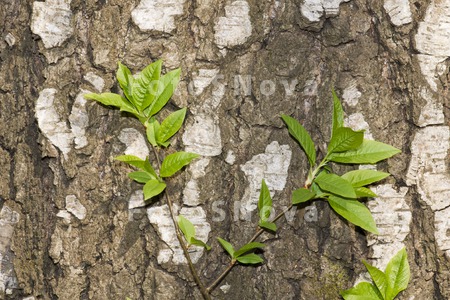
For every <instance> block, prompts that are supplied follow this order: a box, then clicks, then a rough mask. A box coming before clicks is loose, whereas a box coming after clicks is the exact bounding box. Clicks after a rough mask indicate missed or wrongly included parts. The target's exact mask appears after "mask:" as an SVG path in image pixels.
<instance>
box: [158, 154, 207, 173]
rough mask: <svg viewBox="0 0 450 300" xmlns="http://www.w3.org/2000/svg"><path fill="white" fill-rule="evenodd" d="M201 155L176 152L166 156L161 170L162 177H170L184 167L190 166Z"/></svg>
mask: <svg viewBox="0 0 450 300" xmlns="http://www.w3.org/2000/svg"><path fill="white" fill-rule="evenodd" d="M199 156H200V155H198V154H195V153H190V152H175V153H172V154H169V155H167V156H166V158H165V159H164V160H163V162H162V165H161V170H160V176H161V177H170V176H172V175H173V174H175V173H176V172H177V171H179V170H180V169H181V168H183V167H184V166H186V165H188V164H189V163H190V162H191V161H192V160H193V159H195V158H197V157H199Z"/></svg>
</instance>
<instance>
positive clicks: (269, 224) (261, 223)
mask: <svg viewBox="0 0 450 300" xmlns="http://www.w3.org/2000/svg"><path fill="white" fill-rule="evenodd" d="M258 226H259V227H261V228H264V229H268V230H270V231H273V232H276V231H277V225H276V224H275V223H272V222H267V221H262V220H259V223H258Z"/></svg>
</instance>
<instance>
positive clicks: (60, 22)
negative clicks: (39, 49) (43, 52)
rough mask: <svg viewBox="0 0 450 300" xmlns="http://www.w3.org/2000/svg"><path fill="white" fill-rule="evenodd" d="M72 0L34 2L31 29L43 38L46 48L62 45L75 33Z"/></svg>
mask: <svg viewBox="0 0 450 300" xmlns="http://www.w3.org/2000/svg"><path fill="white" fill-rule="evenodd" d="M70 2H71V0H47V1H46V2H37V1H35V2H33V14H32V16H31V31H33V33H35V34H37V35H39V36H40V37H41V38H42V42H43V43H44V47H45V48H47V49H48V48H53V47H57V46H61V45H62V44H63V43H64V42H65V41H66V40H67V39H68V38H69V37H70V36H71V35H72V33H73V28H72V24H71V22H72V11H71V10H70Z"/></svg>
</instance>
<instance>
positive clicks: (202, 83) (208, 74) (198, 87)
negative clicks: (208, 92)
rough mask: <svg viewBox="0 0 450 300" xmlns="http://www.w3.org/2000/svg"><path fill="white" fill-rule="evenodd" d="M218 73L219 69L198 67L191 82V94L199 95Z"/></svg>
mask: <svg viewBox="0 0 450 300" xmlns="http://www.w3.org/2000/svg"><path fill="white" fill-rule="evenodd" d="M217 74H219V69H200V70H198V73H197V74H194V80H193V81H192V84H193V88H194V90H193V94H194V95H196V96H199V95H201V94H202V93H203V91H204V90H205V88H207V87H208V86H209V85H210V84H211V83H212V82H213V80H214V78H216V76H217Z"/></svg>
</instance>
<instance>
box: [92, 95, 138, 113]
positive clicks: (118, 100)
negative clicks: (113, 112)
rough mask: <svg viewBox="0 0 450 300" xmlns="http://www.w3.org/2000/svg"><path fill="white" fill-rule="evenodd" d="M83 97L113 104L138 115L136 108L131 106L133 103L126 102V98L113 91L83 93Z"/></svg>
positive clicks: (105, 103) (104, 103)
mask: <svg viewBox="0 0 450 300" xmlns="http://www.w3.org/2000/svg"><path fill="white" fill-rule="evenodd" d="M84 98H85V99H88V100H95V101H97V102H100V103H101V104H103V105H109V106H115V107H118V108H120V110H121V111H126V112H129V113H131V114H133V115H135V116H137V117H138V116H139V113H138V112H137V111H136V109H135V108H134V107H133V105H132V104H131V103H130V102H128V100H127V99H125V98H124V97H122V96H120V95H118V94H114V93H102V94H94V93H91V94H85V95H84Z"/></svg>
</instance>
